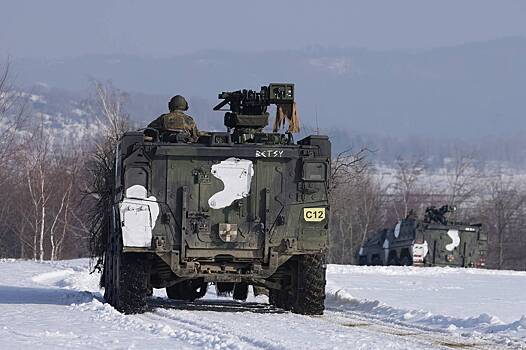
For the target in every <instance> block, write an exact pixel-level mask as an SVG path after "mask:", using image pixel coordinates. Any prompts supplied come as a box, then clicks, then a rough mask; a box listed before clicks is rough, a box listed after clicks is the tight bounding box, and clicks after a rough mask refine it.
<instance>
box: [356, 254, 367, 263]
mask: <svg viewBox="0 0 526 350" xmlns="http://www.w3.org/2000/svg"><path fill="white" fill-rule="evenodd" d="M358 265H360V266H365V265H367V256H365V255H362V256H360V257H359V258H358Z"/></svg>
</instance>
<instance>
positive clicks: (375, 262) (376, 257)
mask: <svg viewBox="0 0 526 350" xmlns="http://www.w3.org/2000/svg"><path fill="white" fill-rule="evenodd" d="M371 265H372V266H381V265H383V264H382V259H380V256H379V255H373V257H372V258H371Z"/></svg>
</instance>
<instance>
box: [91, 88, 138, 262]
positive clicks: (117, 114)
mask: <svg viewBox="0 0 526 350" xmlns="http://www.w3.org/2000/svg"><path fill="white" fill-rule="evenodd" d="M93 90H94V92H95V97H94V98H93V100H92V104H91V106H92V113H94V116H95V117H96V120H97V123H98V125H99V128H100V135H99V137H98V138H97V139H96V141H95V146H94V147H95V151H94V152H93V155H92V157H91V159H90V161H89V163H88V167H87V170H88V176H87V184H86V190H85V194H86V197H85V198H86V200H87V201H90V203H91V204H90V205H89V210H88V216H87V218H86V222H88V223H89V224H88V225H87V226H88V228H89V230H90V252H91V256H92V257H97V258H98V262H97V265H96V267H97V266H100V264H101V263H102V256H103V253H104V250H105V244H106V234H107V232H108V226H107V225H108V223H109V218H108V213H109V209H110V208H109V206H110V203H111V202H112V198H111V196H112V191H111V188H112V183H113V178H112V174H113V172H112V169H113V162H114V156H115V147H116V144H117V142H118V141H119V139H120V137H121V136H122V135H123V134H124V132H126V131H128V130H129V129H130V126H131V122H130V118H129V115H128V114H126V113H125V112H124V105H125V103H126V98H127V95H126V93H124V92H122V91H121V90H119V89H117V88H115V87H114V86H113V84H112V83H111V82H107V83H101V82H98V81H94V82H93ZM89 197H91V199H90V198H89ZM93 199H94V200H93Z"/></svg>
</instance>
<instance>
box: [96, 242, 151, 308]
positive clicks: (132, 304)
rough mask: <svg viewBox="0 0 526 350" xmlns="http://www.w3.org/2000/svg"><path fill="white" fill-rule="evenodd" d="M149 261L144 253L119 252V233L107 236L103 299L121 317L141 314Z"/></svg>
mask: <svg viewBox="0 0 526 350" xmlns="http://www.w3.org/2000/svg"><path fill="white" fill-rule="evenodd" d="M150 267H151V262H150V259H149V257H148V255H146V254H140V253H123V252H122V240H121V236H120V233H118V234H117V233H115V232H111V233H110V234H109V235H108V244H107V249H106V252H105V255H104V272H103V275H104V299H105V300H106V302H108V303H109V304H110V305H111V306H113V307H114V308H115V309H117V310H118V311H120V312H123V313H125V314H134V313H142V312H145V311H146V309H147V307H146V299H147V297H148V295H149V293H150V287H149V282H150Z"/></svg>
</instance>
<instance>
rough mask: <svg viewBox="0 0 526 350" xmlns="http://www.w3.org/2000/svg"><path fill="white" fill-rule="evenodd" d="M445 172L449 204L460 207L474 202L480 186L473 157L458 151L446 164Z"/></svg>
mask: <svg viewBox="0 0 526 350" xmlns="http://www.w3.org/2000/svg"><path fill="white" fill-rule="evenodd" d="M445 170H446V177H447V183H448V190H447V197H448V198H447V202H448V204H450V205H454V206H457V207H458V206H461V205H463V204H464V203H465V202H466V201H469V200H472V199H473V197H474V196H475V195H476V193H477V191H478V189H479V185H480V181H479V180H480V179H479V174H478V172H477V170H476V169H475V166H474V161H473V156H471V155H467V154H465V153H462V152H461V151H458V150H456V151H455V152H454V155H453V156H452V157H451V158H450V161H449V162H448V163H447V164H446V166H445Z"/></svg>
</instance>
